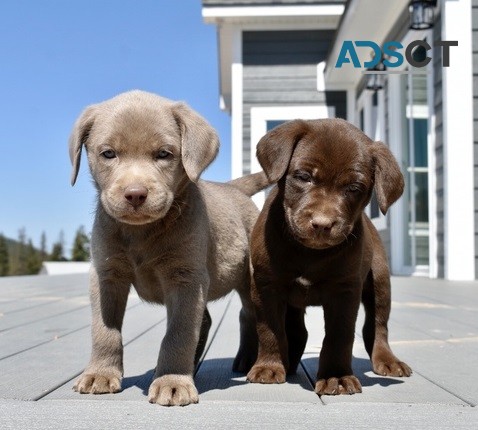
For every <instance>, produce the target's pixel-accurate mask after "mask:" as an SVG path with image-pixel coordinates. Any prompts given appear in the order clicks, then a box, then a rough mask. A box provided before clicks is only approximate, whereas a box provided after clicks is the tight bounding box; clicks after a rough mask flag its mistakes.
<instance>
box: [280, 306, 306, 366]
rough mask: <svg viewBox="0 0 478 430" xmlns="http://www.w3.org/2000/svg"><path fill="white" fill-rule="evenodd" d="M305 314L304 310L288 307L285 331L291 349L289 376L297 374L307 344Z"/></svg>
mask: <svg viewBox="0 0 478 430" xmlns="http://www.w3.org/2000/svg"><path fill="white" fill-rule="evenodd" d="M304 314H305V310H304V309H299V308H295V307H292V306H287V312H286V315H285V331H286V334H287V340H288V347H289V369H288V372H287V373H288V374H289V375H293V374H295V373H296V371H297V366H298V365H299V363H300V360H301V359H302V354H303V353H304V349H305V345H306V343H307V337H308V333H307V329H306V327H305V322H304Z"/></svg>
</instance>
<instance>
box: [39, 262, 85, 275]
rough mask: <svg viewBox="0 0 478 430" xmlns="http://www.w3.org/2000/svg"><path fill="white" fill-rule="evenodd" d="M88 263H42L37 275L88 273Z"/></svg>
mask: <svg viewBox="0 0 478 430" xmlns="http://www.w3.org/2000/svg"><path fill="white" fill-rule="evenodd" d="M90 266H91V263H90V262H89V261H44V262H43V263H42V265H41V269H40V271H39V272H38V274H39V275H70V274H74V273H88V271H89V270H90Z"/></svg>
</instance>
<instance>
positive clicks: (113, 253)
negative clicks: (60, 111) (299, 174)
mask: <svg viewBox="0 0 478 430" xmlns="http://www.w3.org/2000/svg"><path fill="white" fill-rule="evenodd" d="M69 145H70V158H71V162H72V165H73V173H72V184H74V183H75V181H76V178H77V175H78V169H79V166H80V158H81V149H82V146H85V148H86V151H87V155H88V163H89V167H90V170H91V174H92V177H93V180H94V183H95V185H96V188H97V191H98V204H97V209H96V216H95V221H94V226H93V233H92V252H91V258H92V269H91V272H90V297H91V305H92V311H93V312H92V313H93V323H92V336H93V350H92V353H91V359H90V362H89V364H88V366H87V367H86V369H85V371H84V372H83V374H82V375H81V376H80V377H79V379H78V380H77V381H76V384H75V386H74V390H76V391H78V392H80V393H114V392H118V391H119V390H120V389H121V378H122V375H123V346H122V338H121V327H122V322H123V316H124V313H125V308H126V302H127V298H128V293H129V290H130V286H131V285H133V286H134V288H135V289H136V291H137V292H138V295H139V296H140V297H141V298H142V299H144V300H146V301H148V302H153V303H162V304H165V305H166V307H167V315H168V321H167V331H166V334H165V336H164V339H163V341H162V344H161V349H160V352H159V357H158V362H157V366H156V370H155V375H154V380H153V382H152V384H151V386H150V388H149V401H150V402H152V403H159V404H161V405H187V404H189V403H196V402H197V401H198V392H197V390H196V387H195V385H194V381H193V372H194V367H195V364H196V363H197V361H198V359H199V357H200V355H201V353H202V352H203V349H204V346H205V342H206V339H207V334H208V330H209V327H210V318H209V314H208V313H207V309H206V302H207V301H208V300H215V299H218V298H219V297H222V296H224V295H225V294H227V293H228V292H229V291H231V290H232V289H235V290H237V291H238V292H239V295H240V297H241V300H242V304H243V308H242V310H241V315H240V320H241V343H240V347H239V352H238V354H237V357H236V359H235V362H234V370H236V371H243V372H246V371H247V370H248V368H250V367H251V366H252V364H253V363H254V360H255V358H256V354H257V335H256V331H255V320H254V318H255V317H254V313H253V307H252V303H251V299H250V295H249V286H250V263H249V238H250V233H251V229H252V227H253V225H254V223H255V221H256V218H257V215H258V210H257V208H256V207H255V205H254V203H253V202H252V200H251V199H250V198H249V196H250V195H252V194H254V193H256V192H257V191H259V190H261V189H263V188H264V187H265V186H267V180H266V178H265V175H263V174H262V173H260V174H255V175H249V176H246V177H244V178H240V179H237V180H235V181H231V182H230V183H229V184H219V183H213V182H206V181H202V180H199V175H200V174H201V172H202V171H203V170H204V169H205V168H206V167H207V166H208V165H209V164H210V163H211V162H212V160H213V159H214V158H215V156H216V154H217V151H218V148H219V141H218V138H217V135H216V133H215V131H214V130H213V129H212V128H211V126H210V125H209V124H208V123H207V122H206V121H205V120H204V119H203V118H202V117H200V116H199V115H198V114H197V113H195V112H194V111H193V110H191V109H190V108H189V107H188V106H187V105H185V104H183V103H177V102H172V101H170V100H167V99H165V98H162V97H159V96H157V95H154V94H150V93H146V92H141V91H131V92H127V93H124V94H120V95H119V96H117V97H114V98H113V99H110V100H108V101H105V102H103V103H99V104H95V105H91V106H89V107H87V108H86V109H85V110H84V112H83V113H82V114H81V116H80V117H79V118H78V120H77V122H76V124H75V126H74V129H73V132H72V135H71V138H70V143H69Z"/></svg>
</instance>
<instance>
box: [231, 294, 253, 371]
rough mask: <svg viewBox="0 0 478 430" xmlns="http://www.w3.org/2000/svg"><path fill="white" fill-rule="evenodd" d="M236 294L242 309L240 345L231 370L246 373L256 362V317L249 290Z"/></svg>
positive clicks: (240, 315)
mask: <svg viewBox="0 0 478 430" xmlns="http://www.w3.org/2000/svg"><path fill="white" fill-rule="evenodd" d="M238 292H239V296H240V298H241V302H242V309H241V312H240V314H239V323H240V343H239V351H238V352H237V355H236V358H235V359H234V363H233V365H232V370H233V371H234V372H240V373H247V372H249V370H250V369H251V367H252V365H253V364H254V363H255V361H256V358H257V346H258V342H259V341H258V339H257V330H256V316H255V313H254V306H253V304H252V300H251V297H250V292H249V288H247V289H246V290H241V291H238Z"/></svg>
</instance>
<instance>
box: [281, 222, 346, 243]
mask: <svg viewBox="0 0 478 430" xmlns="http://www.w3.org/2000/svg"><path fill="white" fill-rule="evenodd" d="M287 218H288V219H287V221H288V222H287V223H288V225H289V229H290V232H291V233H292V236H293V237H294V238H295V239H296V240H297V241H298V242H300V243H301V244H302V245H304V246H305V247H307V248H312V249H327V248H332V247H334V246H337V245H340V244H341V243H342V242H344V241H347V240H348V238H349V235H350V234H351V232H352V226H349V225H346V224H344V223H343V222H339V221H338V222H336V223H335V225H333V226H332V227H330V228H317V227H316V226H315V227H314V226H313V224H312V223H311V222H310V220H308V219H302V217H300V218H299V217H298V219H296V217H293V216H288V217H287Z"/></svg>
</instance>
